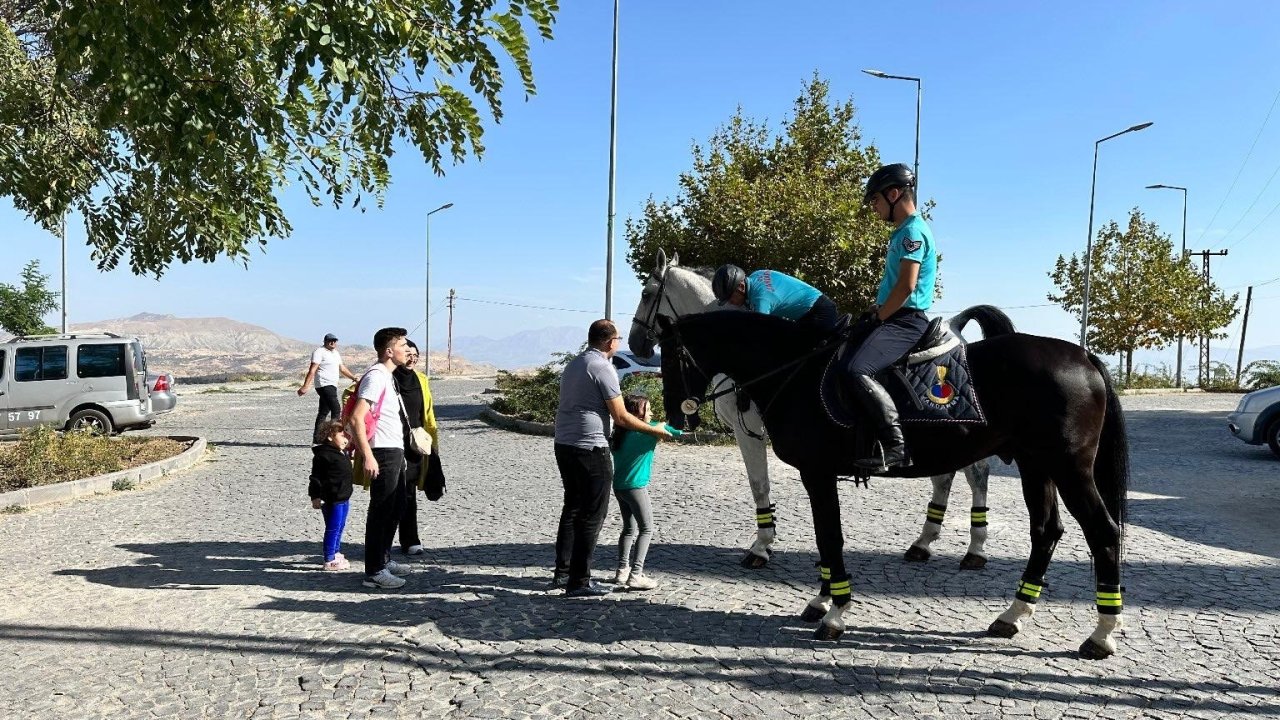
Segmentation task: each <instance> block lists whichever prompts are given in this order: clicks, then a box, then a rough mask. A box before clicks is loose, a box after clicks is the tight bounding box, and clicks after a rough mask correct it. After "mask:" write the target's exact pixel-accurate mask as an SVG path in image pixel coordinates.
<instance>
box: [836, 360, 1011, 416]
mask: <svg viewBox="0 0 1280 720" xmlns="http://www.w3.org/2000/svg"><path fill="white" fill-rule="evenodd" d="M844 352H845V351H844V350H843V349H842V351H841V352H838V353H836V354H835V355H834V356H833V357H832V360H831V362H830V363H829V364H828V365H827V370H826V372H825V374H824V376H823V378H822V383H821V391H820V394H821V398H822V404H823V406H824V407H825V408H826V410H827V414H828V415H829V416H830V417H831V419H832V420H833V421H834V422H835V423H836V424H837V425H840V426H842V427H854V426H855V425H857V424H859V415H860V411H859V410H858V405H857V401H856V399H855V398H853V397H851V396H850V394H851V392H852V391H851V388H850V387H849V386H850V383H849V382H848V381H847V379H846V378H845V377H844V373H843V371H842V368H841V366H842V363H841V362H840V359H841V357H842V356H843V355H844ZM876 380H878V381H879V382H880V384H881V385H883V386H884V388H885V390H887V391H888V392H889V396H890V397H891V398H893V404H894V405H895V406H897V408H898V415H899V420H900V422H902V423H904V424H906V423H971V424H977V425H985V424H986V422H987V417H986V415H985V414H984V413H983V412H982V405H981V404H980V403H979V402H978V395H977V392H976V391H975V390H974V387H973V379H972V377H971V376H970V373H969V360H968V353H967V352H966V349H965V346H964V344H963V343H960V342H959V341H957V340H952V341H951V342H948V343H945V344H943V345H941V346H938V347H934V348H929V349H926V350H923V351H920V352H918V353H915V354H914V355H910V356H908V357H907V358H906V361H905V362H903V361H899V362H898V363H897V364H895V365H892V366H890V367H888V368H886V369H885V370H882V371H881V372H880V373H878V374H877V375H876Z"/></svg>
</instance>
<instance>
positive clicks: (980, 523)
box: [969, 506, 987, 527]
mask: <svg viewBox="0 0 1280 720" xmlns="http://www.w3.org/2000/svg"><path fill="white" fill-rule="evenodd" d="M969 525H971V526H973V527H986V526H987V509H986V508H984V507H976V506H975V507H973V508H971V509H970V510H969Z"/></svg>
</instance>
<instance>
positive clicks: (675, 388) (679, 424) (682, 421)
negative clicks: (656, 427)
mask: <svg viewBox="0 0 1280 720" xmlns="http://www.w3.org/2000/svg"><path fill="white" fill-rule="evenodd" d="M657 323H658V328H659V330H660V332H661V337H660V342H661V346H662V407H663V409H664V410H665V411H666V414H667V423H669V424H670V425H671V426H672V427H674V428H676V429H678V430H684V429H688V430H697V429H698V425H699V424H700V423H701V422H702V420H701V418H699V417H698V408H699V406H701V404H702V402H703V398H704V397H706V394H707V386H708V385H710V384H711V376H709V375H707V374H705V373H703V372H702V370H701V369H699V367H698V365H697V364H696V363H694V362H693V359H692V358H691V357H690V356H689V353H688V351H687V350H686V349H685V347H684V344H683V343H682V342H681V339H680V333H679V331H678V330H677V329H676V327H675V321H674V320H672V319H670V318H668V317H666V316H665V315H659V316H658V319H657ZM633 352H634V351H633Z"/></svg>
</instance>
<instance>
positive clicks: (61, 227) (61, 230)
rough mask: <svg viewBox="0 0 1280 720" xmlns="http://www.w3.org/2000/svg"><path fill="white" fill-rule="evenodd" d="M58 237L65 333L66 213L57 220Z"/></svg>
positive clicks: (63, 332)
mask: <svg viewBox="0 0 1280 720" xmlns="http://www.w3.org/2000/svg"><path fill="white" fill-rule="evenodd" d="M58 237H59V238H60V239H61V240H62V334H63V335H66V334H67V214H66V213H63V214H62V219H61V220H60V221H58Z"/></svg>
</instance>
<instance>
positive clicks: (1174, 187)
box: [1147, 185, 1187, 387]
mask: <svg viewBox="0 0 1280 720" xmlns="http://www.w3.org/2000/svg"><path fill="white" fill-rule="evenodd" d="M1147 189H1148V190H1181V191H1182V254H1181V255H1179V256H1178V259H1179V260H1182V259H1183V258H1185V257H1186V256H1187V189H1186V188H1184V187H1178V186H1177V185H1148V186H1147ZM1176 377H1177V380H1176V384H1177V386H1178V387H1182V335H1178V374H1177V376H1176Z"/></svg>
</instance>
